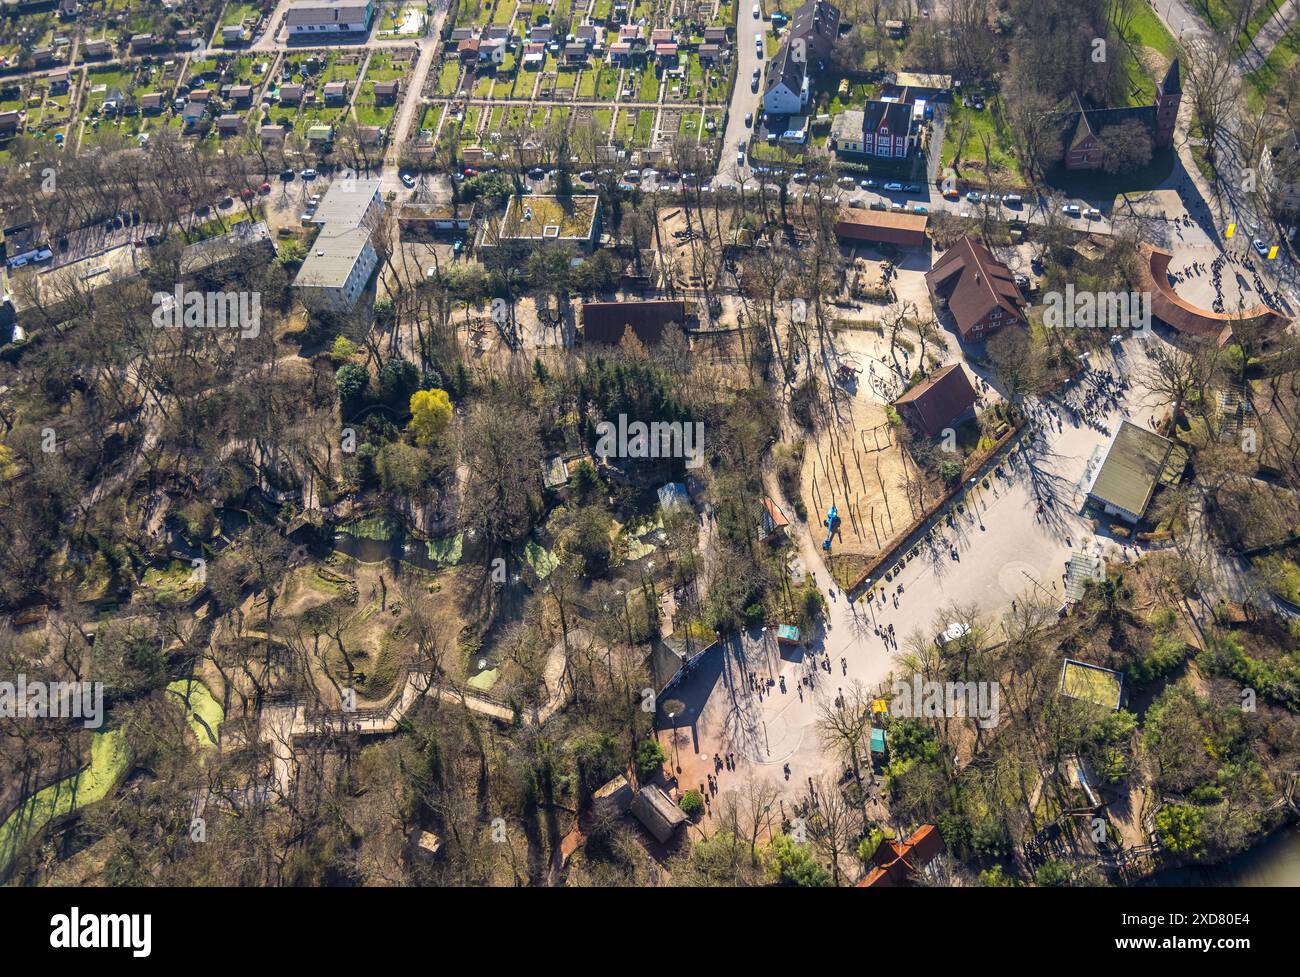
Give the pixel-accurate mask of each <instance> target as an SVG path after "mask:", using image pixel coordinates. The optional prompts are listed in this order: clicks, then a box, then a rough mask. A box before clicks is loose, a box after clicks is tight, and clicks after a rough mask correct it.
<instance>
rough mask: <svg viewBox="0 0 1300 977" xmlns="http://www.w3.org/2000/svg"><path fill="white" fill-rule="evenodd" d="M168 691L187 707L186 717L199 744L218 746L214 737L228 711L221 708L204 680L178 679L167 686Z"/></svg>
mask: <svg viewBox="0 0 1300 977" xmlns="http://www.w3.org/2000/svg"><path fill="white" fill-rule="evenodd" d="M167 691H168V692H170V693H172V694H173V695H175V696H176V697H177V700H176V701H177V702H178V703H179V704H180V705H181V706H183V707H184V708H185V718H186V720H187V721H188V722H189V724H190V729H192V730H194V735H195V736H196V737H197V738H198V741H199V746H203V747H213V746H216V745H217V741H216V740H215V739H214V737H215V736H216V734H217V730H218V729H219V728H220V726H221V723H222V721H223V720H224V719H225V718H226V713H225V710H224V709H222V708H221V703H220V702H218V701H217V700H216V699H214V698H213V696H212V693H211V692H210V691H209V690H208V687H207V686H206V685H204V684H203V683H202V682H191V681H188V680H186V679H177V680H176V681H175V682H172V683H171V684H170V685H168V686H167ZM200 720H202V721H200ZM205 724H206V725H205Z"/></svg>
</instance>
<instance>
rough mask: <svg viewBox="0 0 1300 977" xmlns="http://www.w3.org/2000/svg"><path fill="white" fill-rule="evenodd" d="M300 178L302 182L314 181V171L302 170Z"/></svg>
mask: <svg viewBox="0 0 1300 977" xmlns="http://www.w3.org/2000/svg"><path fill="white" fill-rule="evenodd" d="M301 176H302V178H303V179H304V180H314V179H316V171H315V170H311V169H308V170H303V171H302V174H301Z"/></svg>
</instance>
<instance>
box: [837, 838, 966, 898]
mask: <svg viewBox="0 0 1300 977" xmlns="http://www.w3.org/2000/svg"><path fill="white" fill-rule="evenodd" d="M944 850H945V849H944V844H943V835H941V834H939V829H938V828H936V827H935V826H934V825H933V824H923V825H921V826H920V827H919V828H917V829H916V830H915V831H913V832H912V836H911V837H910V838H908V839H907V840H906V841H904V842H903V843H902V844H899V843H898V842H897V841H894V840H893V839H892V838H891V839H886V840H885V841H882V842H881V843H880V847H879V848H877V849H876V853H875V854H874V855H872V856H871V862H872V868H871V871H869V872H868V873H867V874H866V876H865V877H863V879H862V881H861V882H859V883H858V884H857V888H859V889H863V888H866V889H870V888H892V887H894V886H905V885H911V884H912V877H913V876H914V875H915V874H916V873H918V872H920V871H921V870H922V869H924V868H925V867H926V866H927V865H929V864H930V863H931V862H932V861H934V859H935V858H936V857H937V856H939V855H941V854H943V852H944Z"/></svg>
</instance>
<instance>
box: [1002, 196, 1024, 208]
mask: <svg viewBox="0 0 1300 977" xmlns="http://www.w3.org/2000/svg"><path fill="white" fill-rule="evenodd" d="M1002 202H1003V203H1004V204H1006V205H1007V206H1008V207H1019V206H1020V205H1021V204H1023V203H1024V201H1023V200H1022V199H1021V198H1020V194H1018V193H1009V194H1007V195H1006V196H1005V197H1003V198H1002Z"/></svg>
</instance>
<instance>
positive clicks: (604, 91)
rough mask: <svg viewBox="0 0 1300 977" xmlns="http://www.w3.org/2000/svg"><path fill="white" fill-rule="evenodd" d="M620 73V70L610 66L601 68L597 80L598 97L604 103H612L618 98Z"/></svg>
mask: <svg viewBox="0 0 1300 977" xmlns="http://www.w3.org/2000/svg"><path fill="white" fill-rule="evenodd" d="M618 71H619V69H617V68H613V67H609V66H603V67H601V69H600V75H599V77H598V78H597V79H596V97H597V98H598V99H600V100H601V101H602V102H605V101H611V102H612V101H613V100H614V99H615V98H617V97H618Z"/></svg>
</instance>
